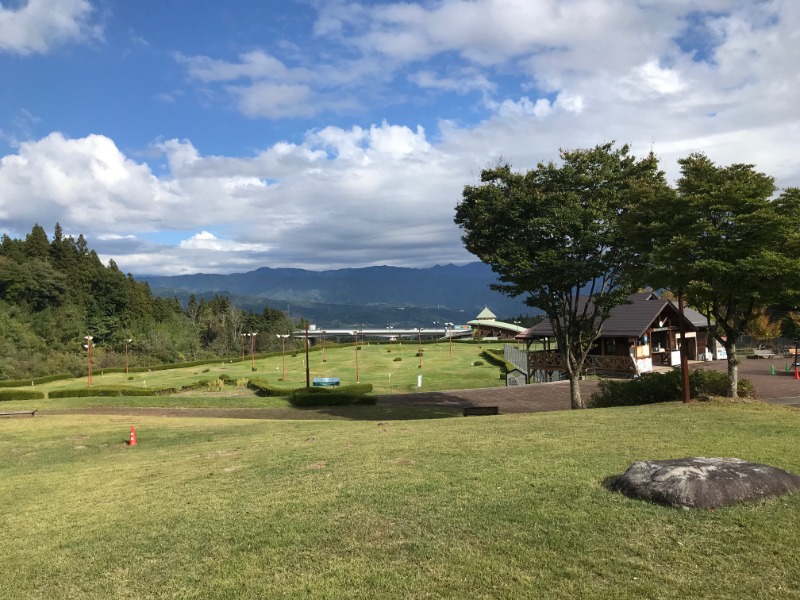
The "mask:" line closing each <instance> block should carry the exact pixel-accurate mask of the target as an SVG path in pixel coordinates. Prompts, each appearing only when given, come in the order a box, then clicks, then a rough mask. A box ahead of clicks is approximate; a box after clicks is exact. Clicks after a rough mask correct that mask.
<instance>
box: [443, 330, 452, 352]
mask: <svg viewBox="0 0 800 600" xmlns="http://www.w3.org/2000/svg"><path fill="white" fill-rule="evenodd" d="M444 330H445V333H449V335H448V336H447V337H449V338H450V356H453V324H452V323H445V324H444Z"/></svg>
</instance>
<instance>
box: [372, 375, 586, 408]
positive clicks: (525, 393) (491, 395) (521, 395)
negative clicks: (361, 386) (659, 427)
mask: <svg viewBox="0 0 800 600" xmlns="http://www.w3.org/2000/svg"><path fill="white" fill-rule="evenodd" d="M596 389H597V382H596V381H582V382H581V396H582V398H583V399H584V402H585V401H586V400H588V399H589V396H590V395H591V394H592V392H594V391H595V390H596ZM378 403H379V404H384V405H398V406H441V407H445V408H464V407H467V406H497V407H499V409H500V414H507V413H524V412H542V411H548V410H569V382H568V381H556V382H553V383H535V384H531V385H525V386H512V387H496V388H482V389H479V390H452V391H446V392H419V393H412V394H394V395H385V396H378Z"/></svg>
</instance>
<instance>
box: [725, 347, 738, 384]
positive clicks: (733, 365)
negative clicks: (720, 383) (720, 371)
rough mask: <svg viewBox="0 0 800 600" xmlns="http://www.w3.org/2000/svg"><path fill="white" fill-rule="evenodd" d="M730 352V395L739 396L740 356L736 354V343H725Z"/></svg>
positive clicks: (727, 350)
mask: <svg viewBox="0 0 800 600" xmlns="http://www.w3.org/2000/svg"><path fill="white" fill-rule="evenodd" d="M725 350H726V352H727V353H728V397H729V398H738V397H739V357H738V356H737V355H736V344H735V343H729V344H725Z"/></svg>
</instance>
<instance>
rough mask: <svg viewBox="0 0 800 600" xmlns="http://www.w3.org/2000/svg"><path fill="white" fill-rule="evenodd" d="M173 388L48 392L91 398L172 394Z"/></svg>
mask: <svg viewBox="0 0 800 600" xmlns="http://www.w3.org/2000/svg"><path fill="white" fill-rule="evenodd" d="M177 391H178V390H177V389H175V388H126V387H115V386H108V387H92V388H80V389H77V390H53V391H52V392H50V393H49V394H48V396H49V397H50V398H92V397H104V398H105V397H108V398H114V397H119V396H165V395H169V394H174V393H176V392H177Z"/></svg>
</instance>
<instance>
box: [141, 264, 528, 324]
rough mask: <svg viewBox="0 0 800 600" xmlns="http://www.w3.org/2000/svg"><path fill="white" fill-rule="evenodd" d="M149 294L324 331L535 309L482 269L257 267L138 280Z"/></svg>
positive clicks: (508, 315)
mask: <svg viewBox="0 0 800 600" xmlns="http://www.w3.org/2000/svg"><path fill="white" fill-rule="evenodd" d="M137 279H139V280H143V281H147V282H148V284H149V285H150V288H151V289H152V291H153V293H154V294H157V295H159V296H165V297H173V296H175V297H177V298H178V299H179V300H180V301H181V302H182V303H184V304H185V302H186V301H187V300H188V298H189V296H190V295H191V294H194V295H195V297H196V298H198V299H200V298H209V297H211V296H213V295H214V294H217V295H224V296H228V297H229V298H230V299H231V301H232V302H233V303H234V304H235V305H236V306H238V307H240V308H244V309H250V310H254V311H259V312H260V311H261V310H263V307H264V306H270V307H271V308H276V309H279V310H283V307H284V306H285V307H286V308H287V311H289V312H290V314H292V316H297V317H303V318H306V319H309V320H310V321H312V322H315V323H317V322H319V323H321V324H322V325H323V326H325V327H334V326H356V325H372V326H383V325H407V326H423V325H425V326H428V325H430V323H431V322H432V321H433V322H440V323H441V322H446V321H450V322H453V323H465V322H466V321H469V320H471V319H474V318H475V317H476V316H477V315H478V313H479V312H480V311H481V310H483V309H484V308H485V307H488V308H489V309H490V310H492V312H494V313H495V314H496V315H497V316H498V317H500V318H511V317H515V316H517V315H535V314H538V312H539V311H538V310H536V309H533V308H531V307H529V306H527V305H525V304H524V303H523V302H522V298H509V297H508V296H505V295H503V294H500V293H499V292H495V291H493V290H492V289H490V287H489V286H490V285H491V284H492V283H496V282H497V276H496V275H495V274H494V273H493V272H492V270H491V268H490V267H489V266H487V265H485V264H484V263H480V262H473V263H469V264H466V265H461V266H458V265H452V264H449V265H444V266H441V265H436V266H434V267H429V268H406V267H388V266H379V267H365V268H357V269H337V270H332V271H307V270H304V269H285V268H279V269H273V268H269V267H262V268H259V269H256V270H255V271H249V272H247V273H232V274H229V275H214V274H203V273H198V274H195V275H174V276H139V277H137Z"/></svg>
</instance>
